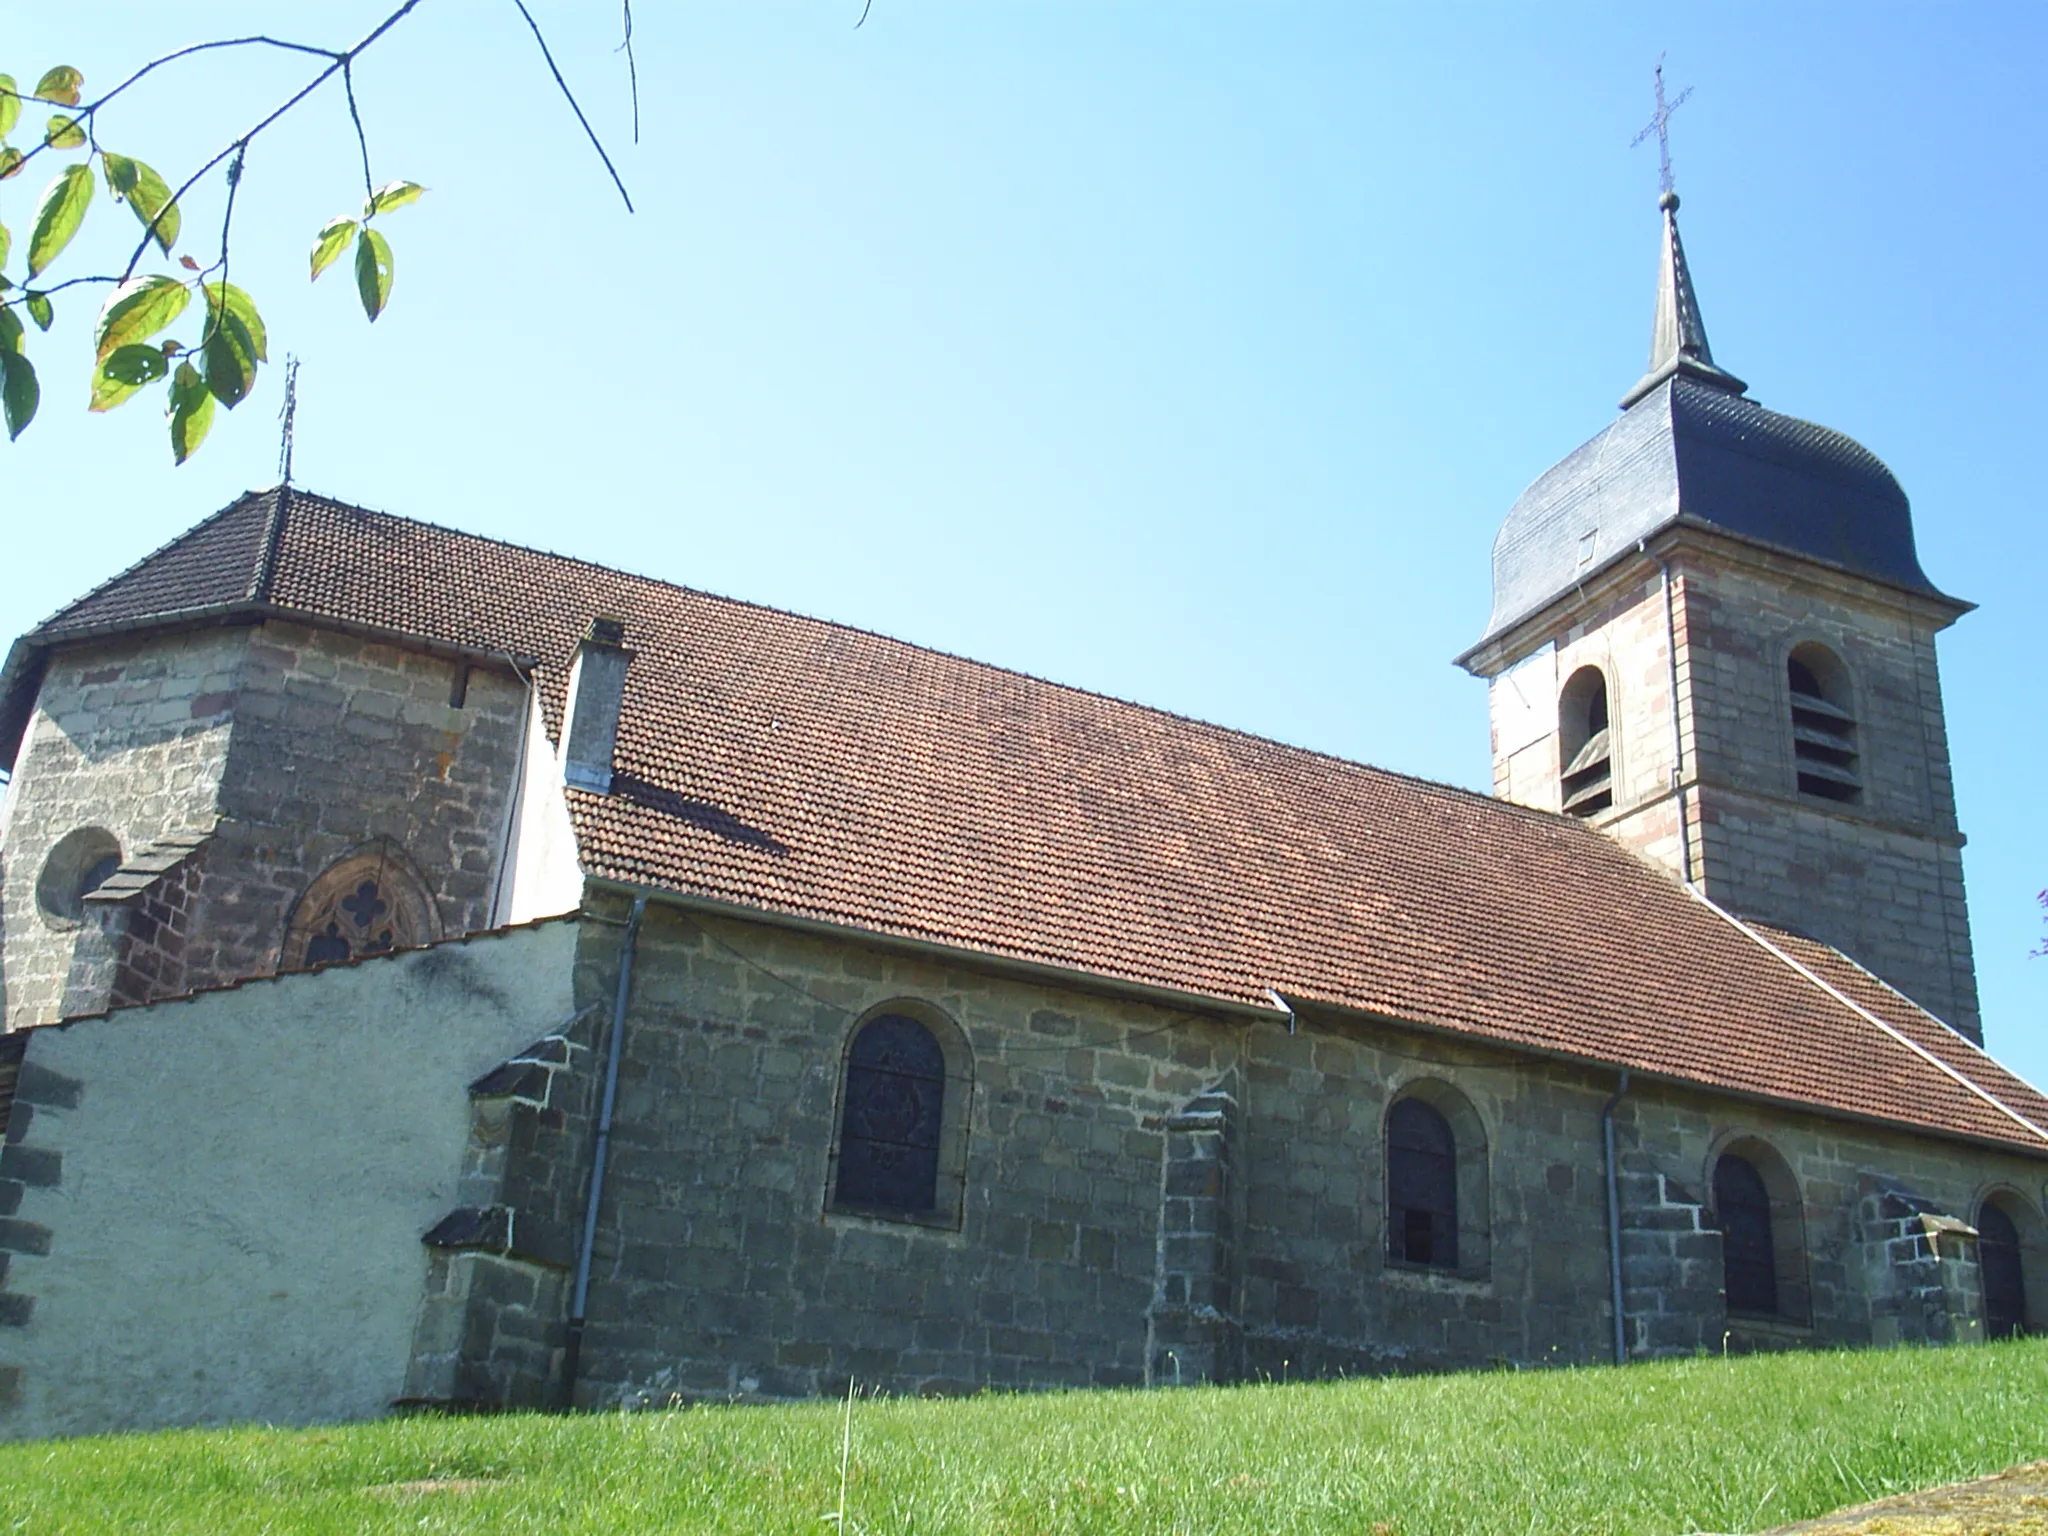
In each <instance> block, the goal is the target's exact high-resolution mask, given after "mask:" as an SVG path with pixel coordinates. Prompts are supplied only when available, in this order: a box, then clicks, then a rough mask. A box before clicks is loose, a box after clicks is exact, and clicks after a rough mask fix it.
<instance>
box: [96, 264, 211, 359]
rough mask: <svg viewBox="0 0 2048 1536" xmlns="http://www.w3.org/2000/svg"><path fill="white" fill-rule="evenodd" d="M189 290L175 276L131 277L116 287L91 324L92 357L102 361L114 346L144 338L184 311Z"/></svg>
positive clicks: (190, 294)
mask: <svg viewBox="0 0 2048 1536" xmlns="http://www.w3.org/2000/svg"><path fill="white" fill-rule="evenodd" d="M191 302H192V290H191V289H189V288H187V287H186V286H185V285H184V284H183V283H181V282H179V281H178V280H177V279H176V278H174V277H163V276H159V275H156V274H151V275H150V276H148V277H131V278H129V279H128V281H127V282H125V283H123V284H122V285H121V286H120V287H118V288H116V289H115V290H114V292H113V296H112V297H111V298H109V299H108V300H107V302H106V304H105V305H104V306H102V308H101V309H100V318H99V320H98V322H97V323H96V324H95V325H94V326H93V333H92V346H93V356H94V358H95V359H96V360H97V361H99V362H102V363H103V362H105V361H106V360H107V358H108V357H109V356H110V355H111V354H112V353H113V351H114V349H115V348H116V347H125V346H127V345H128V344H129V343H130V342H136V341H147V340H149V338H150V337H152V336H154V335H155V334H156V333H157V332H158V331H160V330H162V329H163V328H164V327H165V326H167V325H169V324H170V323H171V322H172V321H173V320H175V319H177V318H178V316H180V315H182V314H183V313H185V306H186V305H187V304H189V303H191Z"/></svg>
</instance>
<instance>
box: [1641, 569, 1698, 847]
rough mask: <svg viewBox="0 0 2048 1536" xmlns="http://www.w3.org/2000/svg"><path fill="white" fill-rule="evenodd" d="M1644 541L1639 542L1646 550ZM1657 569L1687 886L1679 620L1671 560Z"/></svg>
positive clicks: (1688, 838) (1688, 831) (1673, 770)
mask: <svg viewBox="0 0 2048 1536" xmlns="http://www.w3.org/2000/svg"><path fill="white" fill-rule="evenodd" d="M1643 548H1644V541H1643V540H1640V539H1639V540H1637V541H1636V549H1637V550H1638V551H1642V550H1643ZM1657 570H1658V572H1659V573H1660V574H1661V575H1662V577H1663V581H1664V659H1665V662H1666V664H1667V665H1668V666H1669V668H1670V675H1671V792H1672V794H1673V795H1675V796H1676V797H1677V799H1678V869H1679V874H1680V875H1681V876H1682V877H1683V878H1684V880H1685V883H1686V884H1687V885H1691V884H1692V828H1691V826H1690V825H1688V824H1687V820H1686V814H1685V732H1684V730H1683V728H1682V727H1681V726H1680V725H1679V720H1678V620H1677V619H1676V618H1674V617H1673V616H1672V612H1671V562H1670V561H1669V560H1659V561H1658V562H1657Z"/></svg>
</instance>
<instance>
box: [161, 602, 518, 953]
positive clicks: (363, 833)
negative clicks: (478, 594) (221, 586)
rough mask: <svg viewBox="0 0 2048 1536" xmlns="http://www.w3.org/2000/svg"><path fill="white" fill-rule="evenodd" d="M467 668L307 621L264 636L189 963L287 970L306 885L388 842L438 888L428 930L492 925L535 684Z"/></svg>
mask: <svg viewBox="0 0 2048 1536" xmlns="http://www.w3.org/2000/svg"><path fill="white" fill-rule="evenodd" d="M462 668H463V664H462V663H459V662H454V661H450V660H448V659H446V658H443V657H438V656H429V655H426V654H423V653H420V652H414V651H406V650H401V649H399V648H398V647H396V646H391V645H385V644H381V643H379V642H376V641H370V640H359V639H356V638H354V637H352V636H348V635H341V634H335V633H332V632H329V631H325V630H316V629H310V628H307V627H304V626H301V625H294V624H285V623H279V622H272V623H268V624H265V625H263V626H262V627H261V628H260V629H258V630H257V631H256V632H255V633H254V634H253V635H252V636H251V638H250V641H249V647H248V652H247V655H246V656H245V658H244V662H243V666H242V668H241V671H240V673H239V675H238V677H237V694H236V700H235V731H234V740H233V744H232V746H231V749H230V751H229V753H228V760H227V764H226V770H225V773H224V775H223V778H222V782H221V810H222V813H223V816H224V818H225V819H224V820H223V823H222V825H221V828H220V830H219V832H218V833H217V834H216V836H215V840H214V846H213V847H212V848H210V849H209V850H208V859H207V879H206V894H205V909H204V911H203V913H202V914H201V915H200V917H199V918H198V919H197V920H196V921H195V923H194V927H195V929H197V930H199V931H201V932H203V933H204V934H205V935H207V936H208V939H209V941H210V945H211V947H210V949H209V951H208V952H207V953H206V954H205V955H204V956H203V958H202V959H201V960H200V961H198V962H192V961H188V973H192V974H203V975H210V976H216V977H229V976H238V975H263V974H267V973H268V972H270V971H271V970H273V969H274V968H275V967H276V966H277V965H278V964H279V960H280V955H279V944H280V941H281V939H282V937H283V934H284V930H285V926H286V923H287V922H288V920H289V918H290V916H291V911H292V907H293V904H294V903H295V902H296V901H297V900H298V898H299V896H300V894H301V893H302V892H303V891H305V889H306V888H307V886H308V884H309V883H310V882H311V881H312V880H313V879H314V878H315V877H316V876H318V875H319V874H320V873H321V871H323V870H324V869H326V868H327V867H328V866H329V865H330V864H332V863H334V861H336V860H337V859H340V858H342V857H344V856H345V855H348V854H350V853H353V852H356V851H357V850H359V849H365V848H385V849H389V850H390V851H391V853H392V855H393V863H394V864H398V865H402V866H404V867H406V868H407V869H408V870H409V871H410V872H412V873H416V874H417V876H418V877H419V878H420V879H421V880H422V882H423V883H424V884H425V886H426V888H427V889H428V891H429V892H430V893H431V896H432V898H433V900H434V904H435V906H436V908H437V915H438V921H439V933H430V934H423V935H420V936H419V937H420V938H423V939H431V938H435V937H439V936H440V935H441V934H448V935H454V934H461V933H468V932H473V931H476V930H478V929H482V928H485V927H488V926H489V924H490V921H491V908H492V900H493V897H494V895H495V888H496V879H497V871H498V865H499V861H500V859H501V858H502V856H503V851H504V847H505V841H506V835H507V818H508V817H509V815H510V803H511V796H512V790H513V783H514V780H515V778H516V774H517V768H518V761H519V745H520V740H519V738H520V727H521V724H522V721H523V720H524V717H525V710H526V693H525V689H524V688H523V687H522V686H521V685H520V684H519V683H518V682H517V680H516V679H515V678H514V677H513V676H512V674H511V672H510V671H509V669H508V670H505V671H502V672H500V671H496V670H490V669H485V668H476V669H473V670H468V671H467V674H466V678H465V680H464V681H463V682H462V683H461V684H460V685H458V682H457V677H458V671H459V670H460V669H462ZM458 686H459V687H460V690H461V694H462V702H461V703H460V704H456V703H454V702H452V701H453V699H454V698H455V697H456V693H457V689H458ZM284 958H285V960H286V962H287V963H297V961H298V960H299V959H300V958H301V957H295V956H294V957H284Z"/></svg>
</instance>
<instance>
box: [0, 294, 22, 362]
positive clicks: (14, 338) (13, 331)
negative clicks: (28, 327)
mask: <svg viewBox="0 0 2048 1536" xmlns="http://www.w3.org/2000/svg"><path fill="white" fill-rule="evenodd" d="M21 340H22V329H21V316H19V315H17V314H16V313H15V312H14V306H13V305H12V304H10V305H8V306H7V307H6V308H4V309H0V352H19V351H20V350H21Z"/></svg>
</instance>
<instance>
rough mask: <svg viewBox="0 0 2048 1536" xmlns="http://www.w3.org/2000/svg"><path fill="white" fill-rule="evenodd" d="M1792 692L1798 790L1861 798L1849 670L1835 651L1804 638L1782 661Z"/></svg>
mask: <svg viewBox="0 0 2048 1536" xmlns="http://www.w3.org/2000/svg"><path fill="white" fill-rule="evenodd" d="M1785 682H1786V685H1787V687H1788V688H1789V690H1790V692H1791V696H1792V758H1793V766H1794V768H1795V770H1796V771H1797V774H1798V780H1799V792H1800V793H1801V794H1802V795H1814V796H1817V797H1819V798H1820V799H1823V800H1835V801H1840V802H1852V801H1856V800H1860V799H1862V798H1863V775H1862V771H1861V769H1860V768H1858V766H1857V761H1856V758H1857V753H1856V715H1855V712H1854V710H1853V708H1852V702H1851V699H1850V693H1849V673H1848V670H1847V669H1846V668H1844V667H1843V665H1842V663H1841V661H1840V660H1839V659H1838V658H1837V657H1836V656H1835V653H1834V652H1833V651H1831V650H1829V649H1828V648H1827V647H1826V646H1824V645H1819V644H1816V643H1814V642H1812V641H1808V642H1807V643H1806V644H1804V645H1801V646H1797V647H1795V648H1794V649H1793V652H1792V654H1791V656H1790V657H1789V658H1787V660H1786V662H1785Z"/></svg>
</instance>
